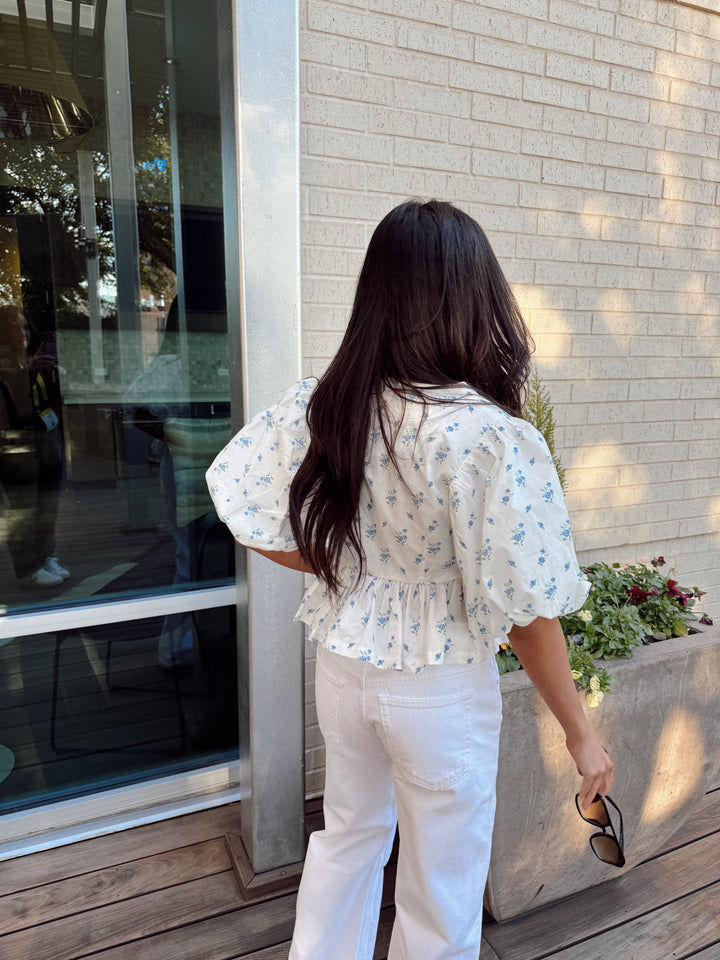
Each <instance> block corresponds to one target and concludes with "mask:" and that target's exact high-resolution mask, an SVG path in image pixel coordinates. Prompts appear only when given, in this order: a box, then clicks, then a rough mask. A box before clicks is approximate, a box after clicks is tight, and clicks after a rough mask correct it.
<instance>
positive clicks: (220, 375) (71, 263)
mask: <svg viewBox="0 0 720 960" xmlns="http://www.w3.org/2000/svg"><path fill="white" fill-rule="evenodd" d="M48 9H50V10H55V15H54V19H53V20H52V22H48V19H47V12H46V11H47V10H48ZM64 9H65V8H64V7H59V6H58V5H57V4H55V5H53V4H50V5H48V6H42V7H41V6H40V5H36V6H34V7H32V8H28V11H27V13H28V17H27V21H26V24H25V26H23V24H22V22H21V19H20V16H19V14H18V15H15V16H13V15H10V14H7V13H3V14H0V28H1V29H2V31H3V37H4V38H8V39H7V42H6V49H11V50H12V55H10V56H6V57H5V58H4V62H2V63H0V80H1V81H2V83H4V84H5V85H8V84H9V85H10V86H12V84H13V82H14V83H15V86H16V88H17V90H19V91H22V90H26V91H27V90H31V89H36V90H45V92H46V93H47V95H48V96H57V97H60V95H61V94H62V96H63V97H64V98H65V99H67V98H71V99H74V100H75V101H76V102H77V103H78V104H80V105H82V109H83V111H87V115H88V116H89V118H90V120H91V123H88V124H86V125H85V126H84V127H83V129H82V130H80V129H79V128H78V129H77V130H75V131H74V133H73V135H72V136H70V137H68V138H66V140H65V141H58V137H57V135H56V134H57V131H55V132H53V131H51V130H50V128H48V130H47V131H45V134H43V128H42V127H41V126H36V127H35V128H33V130H30V126H27V130H26V135H25V136H24V137H20V136H19V135H18V136H13V137H12V138H11V137H9V136H0V155H1V156H2V159H3V170H4V172H3V173H2V174H0V317H4V318H5V319H3V320H0V328H1V329H0V485H1V488H2V492H1V493H0V498H1V499H0V505H1V506H2V515H1V516H0V604H3V605H4V606H5V607H6V608H8V609H10V610H11V611H12V610H13V609H23V608H26V607H27V606H28V605H31V606H32V605H37V604H43V605H45V604H47V603H48V602H77V601H78V600H84V599H88V598H91V597H99V598H102V597H106V596H110V595H118V594H128V593H137V592H138V591H139V592H142V593H147V592H150V591H152V590H157V591H162V590H163V589H164V588H168V587H176V588H180V587H184V588H185V589H188V588H192V587H194V586H195V585H197V583H198V582H200V581H203V582H207V574H206V572H205V571H206V570H207V569H208V565H207V562H203V563H200V562H199V550H200V549H201V548H202V550H203V552H204V553H205V554H206V553H207V550H208V546H207V537H206V533H207V527H208V525H211V524H212V518H213V517H214V514H212V512H211V511H212V506H211V502H210V500H209V497H208V494H207V490H206V487H205V483H204V472H205V469H206V468H207V466H208V465H209V463H210V462H211V460H212V458H213V456H214V454H215V453H216V452H217V450H219V449H220V448H221V447H222V446H223V444H224V443H226V442H227V440H228V439H229V436H230V407H229V367H228V360H227V335H226V333H227V318H226V304H225V266H224V244H223V214H222V166H221V151H220V119H219V84H218V77H217V75H216V74H217V62H218V58H217V30H218V24H217V20H216V17H215V10H214V4H209V5H203V6H202V9H200V8H199V7H198V5H197V4H193V3H191V2H189V0H173V2H167V3H166V2H165V0H143V2H142V3H136V4H133V5H131V7H130V9H129V12H128V11H127V10H126V5H125V3H124V2H122V0H108V2H107V3H105V2H99V3H96V4H94V5H83V4H81V5H80V14H79V19H77V22H76V18H71V19H68V18H67V17H65V19H64V20H63V16H64V13H63V10H64ZM33 18H34V19H33ZM0 59H3V58H0ZM53 84H54V87H53V86H52V85H53ZM33 85H34V86H33ZM53 91H54V92H53ZM18 96H20V94H18ZM16 100H17V98H16ZM17 102H19V101H17ZM0 111H1V105H0ZM0 133H1V131H0ZM20 316H22V317H24V318H25V321H24V322H25V323H26V326H27V330H28V335H27V336H28V343H27V345H26V346H25V347H24V348H23V347H21V346H19V347H17V348H16V347H14V346H13V345H12V344H13V337H15V336H16V334H15V333H14V332H13V324H15V325H17V323H20V322H21V321H19V320H18V319H17V317H20ZM13 317H15V318H16V319H15V320H13ZM17 336H20V334H18V335H17ZM18 342H19V341H18ZM36 400H37V402H35V401H36ZM41 407H42V408H43V409H41ZM45 410H47V411H49V412H48V413H44V412H43V411H45ZM218 536H220V535H218ZM216 539H217V538H216V537H213V539H212V541H211V549H213V550H219V553H218V558H219V560H221V561H222V562H215V563H213V564H212V569H213V571H214V574H215V575H216V576H218V577H219V578H220V579H225V578H227V577H230V576H232V573H233V570H232V556H231V555H232V551H230V550H228V549H227V548H226V547H225V546H224V545H220V544H218V543H216ZM3 545H4V547H3ZM43 553H45V554H46V556H41V555H42V554H43ZM206 560H207V557H205V561H206ZM191 647H192V630H191V625H190V622H189V620H188V618H186V617H180V618H176V619H175V620H173V619H172V618H169V619H168V622H167V623H166V629H165V630H164V631H163V634H162V639H161V644H160V649H159V656H160V657H161V659H162V660H163V661H164V662H166V663H168V664H170V663H174V662H176V661H177V662H182V661H183V659H184V658H187V656H188V651H189V650H190V649H191Z"/></svg>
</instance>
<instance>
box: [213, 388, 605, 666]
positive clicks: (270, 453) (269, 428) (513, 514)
mask: <svg viewBox="0 0 720 960" xmlns="http://www.w3.org/2000/svg"><path fill="white" fill-rule="evenodd" d="M314 386H315V383H314V382H310V381H306V380H303V381H301V382H300V383H298V384H296V385H295V386H293V387H291V388H290V390H288V391H287V393H286V394H285V396H284V397H283V398H282V399H281V400H280V402H279V403H277V404H276V405H275V406H274V407H271V408H270V409H269V410H267V411H265V413H262V414H260V415H259V416H257V417H255V418H254V419H253V420H251V421H250V422H249V423H248V424H246V426H245V427H243V429H242V430H241V431H240V433H238V434H237V436H236V437H235V438H234V439H233V440H232V441H231V442H230V443H229V444H228V446H227V447H225V449H224V450H223V451H222V452H221V453H220V454H219V455H218V457H217V458H216V460H215V462H214V463H213V465H212V466H211V467H210V469H209V470H208V473H207V480H208V485H209V488H210V493H211V495H212V498H213V501H214V503H215V507H216V509H217V512H218V515H219V517H220V519H221V520H223V521H224V522H225V523H226V524H227V525H228V527H229V528H230V530H231V532H232V534H233V536H234V537H235V538H236V539H237V540H238V541H239V542H240V543H243V544H245V545H246V546H250V547H259V548H260V549H263V550H283V551H290V550H294V549H296V544H295V541H294V540H293V537H292V533H291V530H290V523H289V519H288V492H289V489H290V483H291V481H292V478H293V475H294V474H295V472H296V470H297V469H298V467H299V466H300V463H301V462H302V460H303V457H304V456H305V452H306V450H307V447H308V444H309V432H308V427H307V423H306V419H305V409H306V406H307V402H308V399H309V398H310V395H311V393H312V390H313V388H314ZM423 391H424V392H426V393H428V394H431V395H432V396H433V397H434V398H436V399H437V400H438V401H440V402H438V403H431V404H429V405H428V406H427V408H426V410H425V411H423V406H422V404H421V403H420V402H418V400H419V398H418V397H417V396H413V395H412V394H411V395H409V396H408V398H407V403H406V404H405V410H404V414H403V401H402V400H401V399H400V398H398V397H397V396H396V395H395V394H394V393H393V392H392V391H388V394H387V402H388V406H389V409H390V416H391V420H392V421H393V422H392V426H393V428H394V430H396V431H397V439H396V441H395V450H396V453H397V459H398V463H399V464H400V467H401V473H402V479H401V477H400V476H398V474H397V472H396V470H395V469H394V467H393V465H392V462H391V460H390V458H389V457H388V454H387V450H386V449H385V446H384V443H383V439H382V435H381V433H380V430H379V426H378V427H377V428H376V429H374V430H373V431H372V433H371V436H370V438H369V441H368V452H367V458H366V462H365V479H366V483H365V487H364V489H363V493H362V495H361V503H360V532H361V539H362V545H363V549H364V551H365V556H366V563H365V569H364V571H363V574H362V577H361V580H360V583H359V585H357V586H353V584H354V583H355V580H356V574H357V566H356V562H355V561H354V558H353V555H352V554H351V553H350V551H348V554H347V563H346V564H345V565H344V566H343V567H342V568H341V580H342V582H344V583H346V584H349V585H350V586H349V587H348V588H347V589H346V590H345V591H344V592H343V593H342V594H341V596H339V597H337V596H334V595H332V594H331V593H330V592H329V591H328V590H327V589H326V587H325V584H324V583H323V582H322V581H321V580H320V579H316V580H314V582H313V583H312V585H311V586H310V587H309V588H308V590H307V591H306V593H305V596H304V598H303V601H302V604H301V606H300V609H299V610H298V613H297V615H296V619H300V620H303V621H304V622H305V623H306V624H307V625H308V627H309V635H310V638H311V639H312V640H315V641H317V642H319V643H322V644H324V645H325V646H326V647H327V648H328V649H330V650H334V651H335V652H337V653H340V654H344V655H345V656H348V657H353V658H356V659H360V660H366V661H368V662H370V663H372V664H375V666H378V667H388V668H394V669H396V670H420V669H422V667H423V666H425V665H427V664H438V663H453V664H457V663H473V662H475V661H479V660H484V659H487V658H489V657H491V656H492V655H493V654H494V653H495V652H496V650H497V649H498V646H499V644H500V643H502V642H504V640H505V634H506V633H507V632H508V631H509V630H510V628H511V627H512V625H513V624H514V623H517V624H519V625H521V626H524V625H526V624H528V623H530V622H531V621H532V620H534V619H535V618H536V617H539V616H541V617H548V618H550V617H555V616H558V615H560V614H563V613H569V612H571V611H573V610H577V609H578V608H579V607H581V606H582V605H583V603H584V602H585V597H586V595H587V592H588V588H589V584H588V583H587V582H586V581H585V580H583V578H582V574H581V572H580V569H579V568H578V563H577V560H576V558H575V552H574V549H573V543H572V537H571V532H570V522H569V520H568V514H567V510H566V507H565V503H564V501H563V497H562V492H561V489H560V483H559V481H558V478H557V473H556V471H555V467H554V465H553V461H552V457H551V456H550V453H549V451H548V448H547V444H546V443H545V440H544V439H543V437H542V436H541V434H540V433H538V431H537V430H536V429H535V428H534V427H532V426H530V424H528V423H526V422H525V421H524V420H520V419H517V418H514V417H511V416H509V415H508V414H507V413H505V412H503V411H502V410H500V409H499V408H498V407H496V406H494V405H492V404H489V403H488V402H487V401H484V400H483V399H482V398H481V397H479V395H478V394H477V393H476V392H475V391H474V390H472V389H471V388H469V387H467V386H465V385H464V384H460V385H458V386H457V387H453V388H429V389H428V388H423ZM403 481H404V482H403Z"/></svg>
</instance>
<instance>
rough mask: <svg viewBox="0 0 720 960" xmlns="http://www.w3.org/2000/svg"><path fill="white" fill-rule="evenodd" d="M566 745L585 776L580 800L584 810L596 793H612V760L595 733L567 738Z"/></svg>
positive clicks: (581, 774)
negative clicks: (575, 738)
mask: <svg viewBox="0 0 720 960" xmlns="http://www.w3.org/2000/svg"><path fill="white" fill-rule="evenodd" d="M565 745H566V746H567V748H568V751H569V752H570V756H571V757H572V758H573V760H574V761H575V766H576V767H577V772H578V773H579V774H580V776H581V777H582V778H583V782H582V785H581V787H580V790H579V791H578V792H579V794H580V796H579V798H578V802H579V804H580V807H581V808H582V809H583V810H587V808H588V807H589V806H590V804H591V803H592V802H593V800H594V799H595V796H596V794H600V796H601V797H604V796H605V795H606V794H608V793H610V790H611V789H612V785H613V764H612V760H611V759H610V757H609V755H608V752H607V750H605V748H604V747H603V746H601V745H600V743H599V741H598V739H597V737H596V736H595V734H594V733H588V735H587V736H585V737H581V738H580V739H579V740H574V741H571V740H570V738H567V739H566V740H565Z"/></svg>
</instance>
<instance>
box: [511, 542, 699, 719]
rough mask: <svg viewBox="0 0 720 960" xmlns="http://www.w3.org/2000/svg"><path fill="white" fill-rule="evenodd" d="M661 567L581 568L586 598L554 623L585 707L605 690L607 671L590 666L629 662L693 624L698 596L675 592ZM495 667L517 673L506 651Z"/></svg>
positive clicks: (655, 563)
mask: <svg viewBox="0 0 720 960" xmlns="http://www.w3.org/2000/svg"><path fill="white" fill-rule="evenodd" d="M664 566H665V559H664V558H663V557H656V558H655V559H654V560H652V561H651V564H650V566H647V565H646V564H644V563H636V564H627V565H625V566H622V565H621V564H619V563H613V564H606V563H594V564H592V565H591V566H589V567H585V568H584V570H583V573H584V575H585V578H586V579H587V580H589V581H590V592H589V594H588V598H587V600H586V601H585V604H584V605H583V607H582V609H580V610H577V611H575V613H571V614H569V615H568V616H565V617H560V623H561V624H562V627H563V631H564V632H565V638H566V642H567V646H568V657H569V659H570V669H571V670H572V675H573V679H574V680H575V682H576V684H577V686H578V687H579V688H580V689H581V690H585V694H586V700H587V702H588V704H589V705H590V706H597V705H598V704H599V703H600V702H601V701H602V699H603V696H604V695H605V693H607V692H608V691H609V689H610V678H609V675H608V673H607V671H606V670H603V668H602V667H599V666H598V665H597V663H595V662H594V661H595V660H597V659H605V660H609V659H612V658H614V657H632V655H633V650H634V648H635V647H637V646H639V645H640V644H642V643H653V642H654V641H656V640H665V639H667V638H668V637H682V636H684V635H685V634H686V633H687V632H688V624H689V623H691V622H692V621H693V620H696V619H697V617H696V616H695V614H694V613H693V611H692V607H693V606H694V605H695V600H696V599H698V598H700V597H701V596H703V592H702V590H699V589H698V588H697V587H692V588H687V587H680V586H679V585H678V582H677V580H674V579H672V577H670V576H669V575H668V576H666V575H665V574H664V573H662V572H661V570H660V568H661V567H664ZM671 572H672V571H671ZM703 621H704V622H708V619H707V618H705V617H703ZM710 622H712V621H710ZM504 646H505V645H504ZM512 660H515V664H517V665H513V664H512ZM498 665H499V669H500V672H501V673H504V672H506V671H507V670H518V669H520V664H519V663H518V662H517V659H516V658H515V657H514V654H513V653H512V650H511V649H510V648H509V645H508V648H507V649H504V650H501V651H500V652H499V653H498Z"/></svg>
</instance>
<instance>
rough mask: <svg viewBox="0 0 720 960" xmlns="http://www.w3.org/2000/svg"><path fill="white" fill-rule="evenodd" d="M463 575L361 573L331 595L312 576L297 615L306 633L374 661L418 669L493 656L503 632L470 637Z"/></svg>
mask: <svg viewBox="0 0 720 960" xmlns="http://www.w3.org/2000/svg"><path fill="white" fill-rule="evenodd" d="M464 599H465V598H464V590H463V583H462V579H461V578H459V577H458V578H456V579H453V580H444V581H426V582H420V583H406V582H403V581H399V580H388V579H383V578H382V577H371V576H366V577H364V578H363V579H362V580H361V582H360V584H359V585H358V587H357V588H356V589H354V590H353V591H352V593H351V594H349V595H348V596H345V597H343V596H342V595H341V596H339V597H338V596H335V595H333V594H331V593H330V591H329V590H328V589H327V587H326V585H325V583H324V582H323V581H322V580H320V579H316V580H315V582H314V583H313V584H312V585H311V586H310V587H309V588H308V589H307V591H306V592H305V596H304V597H303V600H302V603H301V604H300V608H299V609H298V612H297V613H296V615H295V620H296V621H297V620H300V621H302V622H303V623H305V624H306V625H307V626H308V628H309V634H308V639H310V640H311V641H313V642H317V643H321V644H322V645H323V646H325V647H326V648H327V649H328V650H332V651H334V652H335V653H339V654H343V655H344V656H348V657H352V658H353V659H356V660H362V661H365V662H367V663H371V664H373V665H374V666H376V667H383V668H387V669H395V670H411V671H416V672H417V671H420V670H422V668H423V667H426V666H430V665H438V664H442V663H452V664H460V663H477V662H479V661H481V660H486V659H489V658H490V657H492V656H493V655H494V654H495V652H496V651H497V649H498V647H499V645H500V643H502V642H503V641H504V637H499V638H498V639H497V640H492V639H491V638H490V637H483V638H482V639H480V640H478V639H476V638H475V637H473V635H472V632H471V627H470V623H469V621H468V617H467V611H466V608H465V602H464Z"/></svg>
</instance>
